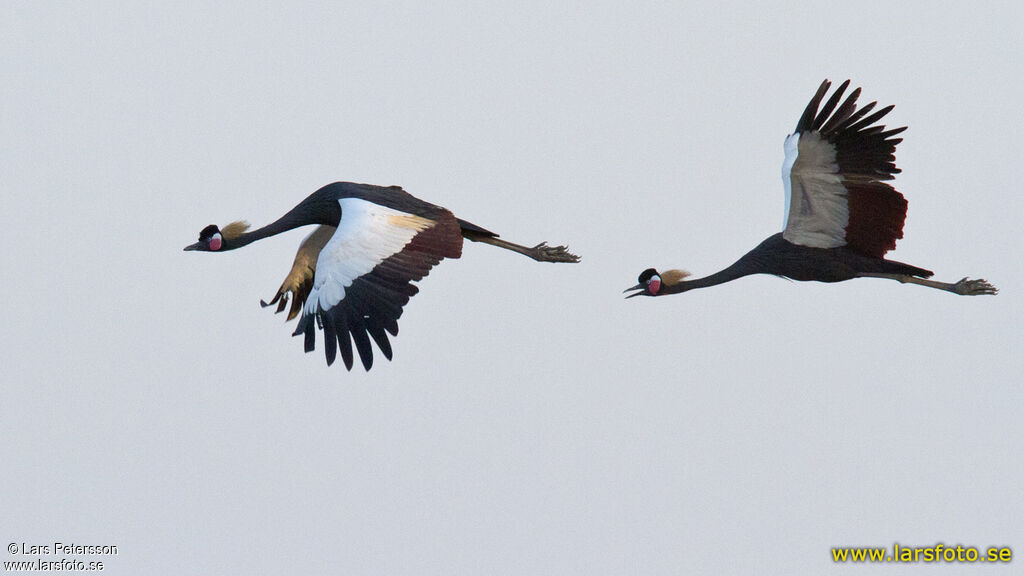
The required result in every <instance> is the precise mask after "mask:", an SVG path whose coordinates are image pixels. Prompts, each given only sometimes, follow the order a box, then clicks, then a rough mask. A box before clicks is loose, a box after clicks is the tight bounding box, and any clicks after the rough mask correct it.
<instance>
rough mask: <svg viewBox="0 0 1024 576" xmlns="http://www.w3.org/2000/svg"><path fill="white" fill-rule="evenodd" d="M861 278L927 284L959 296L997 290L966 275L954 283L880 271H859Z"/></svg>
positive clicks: (994, 292) (976, 294)
mask: <svg viewBox="0 0 1024 576" xmlns="http://www.w3.org/2000/svg"><path fill="white" fill-rule="evenodd" d="M858 276H860V277H861V278H888V279H890V280H895V281H897V282H900V283H907V282H909V283H911V284H920V285H921V286H927V287H929V288H938V289H939V290H945V291H946V292H952V293H953V294H959V295H961V296H981V295H983V294H996V293H998V292H999V290H998V289H997V288H996V287H995V286H993V285H991V284H989V283H988V282H986V281H985V280H968V279H967V278H966V277H965V278H962V279H961V280H960V281H959V282H957V283H956V284H949V283H947V282H936V281H935V280H926V279H924V278H918V277H917V276H910V275H909V274H884V273H881V272H861V273H860V274H858Z"/></svg>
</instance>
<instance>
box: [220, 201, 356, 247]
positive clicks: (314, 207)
mask: <svg viewBox="0 0 1024 576" xmlns="http://www.w3.org/2000/svg"><path fill="white" fill-rule="evenodd" d="M340 221H341V206H340V205H339V204H338V202H337V200H336V199H334V198H330V197H327V196H326V195H322V194H320V193H319V192H318V193H314V194H313V195H311V196H309V197H308V198H306V199H305V200H303V201H302V202H300V203H299V204H298V205H297V206H296V207H295V208H292V209H291V210H289V211H288V213H287V214H285V215H284V216H281V217H280V218H278V219H277V220H275V221H274V222H271V223H270V224H267V225H266V226H264V227H262V228H257V229H256V230H253V231H251V232H246V233H244V234H241V235H240V236H238V237H236V238H231V239H230V240H229V239H224V246H223V248H221V250H222V251H223V250H234V249H236V248H241V247H242V246H246V245H248V244H252V243H253V242H255V241H257V240H262V239H264V238H267V237H269V236H274V235H276V234H280V233H282V232H287V231H289V230H292V229H295V228H298V227H299V226H307V225H310V224H326V225H328V226H337V225H338V222H340Z"/></svg>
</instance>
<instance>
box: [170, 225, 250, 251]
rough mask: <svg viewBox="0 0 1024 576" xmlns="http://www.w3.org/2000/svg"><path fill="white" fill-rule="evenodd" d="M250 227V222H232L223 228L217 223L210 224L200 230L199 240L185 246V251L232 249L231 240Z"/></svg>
mask: <svg viewBox="0 0 1024 576" xmlns="http://www.w3.org/2000/svg"><path fill="white" fill-rule="evenodd" d="M248 228H249V223H248V222H243V221H238V222H232V223H231V224H228V225H227V226H225V227H224V230H221V229H220V228H218V227H217V225H216V224H210V225H209V226H207V227H206V228H203V229H202V230H201V231H200V232H199V242H196V243H195V244H189V245H188V246H185V251H186V252H188V251H190V250H198V251H200V252H222V251H224V250H230V249H231V248H232V246H231V240H234V239H235V238H238V237H239V236H241V235H242V233H243V232H245V231H246V230H247V229H248Z"/></svg>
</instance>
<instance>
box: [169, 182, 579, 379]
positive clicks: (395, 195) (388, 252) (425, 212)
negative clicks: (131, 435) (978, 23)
mask: <svg viewBox="0 0 1024 576" xmlns="http://www.w3.org/2000/svg"><path fill="white" fill-rule="evenodd" d="M309 224H318V225H319V226H318V227H317V228H316V229H315V230H314V231H313V232H312V233H311V234H310V235H309V236H308V237H306V239H305V240H303V242H302V244H301V245H300V246H299V251H298V253H297V254H296V256H295V261H294V263H293V264H292V269H291V271H290V272H289V273H288V276H287V277H286V278H285V280H284V282H283V283H282V284H281V288H280V289H278V291H277V294H276V295H275V296H274V298H273V299H272V300H271V301H270V302H269V303H267V302H262V301H261V304H262V305H263V306H264V307H266V306H270V305H273V304H275V303H277V305H278V306H277V312H281V311H283V310H284V308H285V306H287V304H288V299H289V295H290V296H291V301H292V305H291V308H290V310H289V312H288V316H287V320H291V319H292V318H295V317H296V316H298V315H299V314H300V312H301V318H299V322H298V326H297V327H296V329H295V332H294V334H293V335H294V336H298V335H299V334H303V335H304V336H305V349H306V352H309V351H312V350H313V349H314V348H315V344H316V327H317V326H319V327H320V328H321V329H322V330H323V332H324V350H325V354H326V357H327V364H328V365H330V364H332V363H333V362H334V360H335V357H336V354H337V352H338V350H339V349H340V351H341V357H342V359H343V360H344V362H345V367H346V368H348V369H349V370H351V369H352V363H353V355H352V342H355V347H356V350H357V351H358V352H359V358H360V360H362V363H363V367H364V368H365V369H366V370H369V369H370V367H371V366H372V365H373V349H372V348H371V346H370V339H371V338H372V339H373V341H374V342H376V343H377V347H378V348H380V351H381V352H382V353H383V354H384V357H385V358H387V359H388V360H391V356H392V354H391V343H390V342H389V341H388V336H387V335H388V334H391V335H392V336H397V335H398V319H399V318H400V317H401V316H402V307H403V306H405V304H406V303H407V302H408V301H409V298H411V297H412V296H413V295H415V294H416V293H417V292H418V291H419V289H418V288H417V287H416V286H414V285H413V284H411V282H413V281H418V280H421V279H422V278H423V277H424V276H426V275H427V274H428V273H429V272H430V269H431V267H433V266H435V265H437V264H438V263H440V262H441V260H442V259H444V258H458V257H459V256H460V255H461V254H462V240H463V238H466V239H468V240H472V241H474V242H483V243H485V244H490V245H492V246H497V247H499V248H505V249H507V250H512V251H514V252H518V253H520V254H523V255H526V256H529V257H530V258H533V259H534V260H537V261H539V262H579V257H578V256H576V255H574V254H571V253H570V252H569V251H568V250H567V249H566V248H565V247H564V246H557V247H551V246H548V245H547V244H546V243H541V244H538V245H536V246H534V247H532V248H527V247H525V246H520V245H518V244H513V243H511V242H507V241H505V240H502V239H500V238H498V235H497V234H495V233H493V232H490V231H488V230H485V229H484V228H481V227H479V226H476V225H475V224H470V223H469V222H466V221H465V220H461V219H459V218H456V217H455V216H454V215H452V213H451V212H449V211H448V210H446V209H444V208H442V207H440V206H435V205H433V204H430V203H427V202H424V201H422V200H420V199H418V198H416V197H414V196H412V195H411V194H409V193H408V192H406V191H405V190H402V188H400V187H398V186H390V187H386V188H385V187H382V186H373V185H370V184H355V183H352V182H335V183H334V184H328V185H327V186H324V187H323V188H321V189H319V190H317V191H316V192H314V193H313V194H311V195H310V196H309V197H308V198H306V199H305V200H303V201H302V202H300V203H299V204H298V205H297V206H295V208H292V209H291V210H290V211H289V212H288V213H287V214H285V215H284V216H282V217H281V218H279V219H278V220H277V221H275V222H272V223H271V224H268V225H266V226H264V227H262V228H259V229H257V230H253V231H251V232H249V231H247V230H248V228H249V225H248V224H247V223H245V222H241V221H239V222H232V223H231V224H228V225H226V226H224V228H223V229H220V228H218V227H217V226H216V225H213V224H211V225H209V226H207V227H206V228H203V230H202V231H201V232H200V233H199V241H198V242H196V243H195V244H191V245H189V246H186V247H185V250H198V251H202V252H225V251H227V250H234V249H236V248H241V247H242V246H246V245H248V244H251V243H252V242H255V241H257V240H260V239H263V238H267V237H269V236H273V235H275V234H280V233H281V232H285V231H288V230H291V229H293V228H298V227H299V226H306V225H309Z"/></svg>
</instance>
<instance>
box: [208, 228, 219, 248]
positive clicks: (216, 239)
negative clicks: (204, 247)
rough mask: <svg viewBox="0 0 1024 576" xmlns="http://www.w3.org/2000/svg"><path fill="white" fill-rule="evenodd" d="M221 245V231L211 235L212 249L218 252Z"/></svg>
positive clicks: (210, 243)
mask: <svg viewBox="0 0 1024 576" xmlns="http://www.w3.org/2000/svg"><path fill="white" fill-rule="evenodd" d="M220 245H221V236H220V232H218V233H216V234H214V235H213V236H211V237H210V242H209V246H210V251H211V252H216V251H217V250H220Z"/></svg>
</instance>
